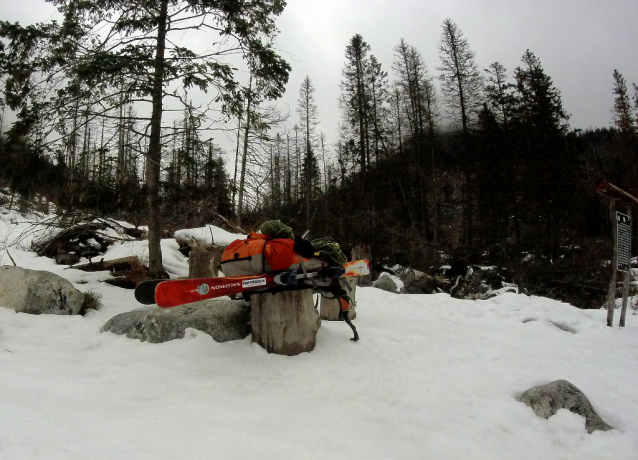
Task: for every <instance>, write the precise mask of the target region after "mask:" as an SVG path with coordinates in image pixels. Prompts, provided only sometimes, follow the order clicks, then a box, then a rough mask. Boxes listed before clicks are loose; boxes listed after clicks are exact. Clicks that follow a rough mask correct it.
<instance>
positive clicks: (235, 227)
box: [213, 211, 248, 235]
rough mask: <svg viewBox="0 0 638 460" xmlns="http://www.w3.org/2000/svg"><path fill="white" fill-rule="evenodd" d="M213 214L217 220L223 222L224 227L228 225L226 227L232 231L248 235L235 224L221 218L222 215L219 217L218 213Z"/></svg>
mask: <svg viewBox="0 0 638 460" xmlns="http://www.w3.org/2000/svg"><path fill="white" fill-rule="evenodd" d="M213 213H214V214H215V215H216V216H217V217H219V218H220V219H221V220H222V222H224V223H225V224H226V225H228V226H229V227H230V228H231V229H232V230H235V231H236V232H239V233H243V234H245V235H247V234H248V232H247V231H246V230H244V229H242V228H241V227H238V226H237V225H235V224H233V223H231V222H230V221H229V220H228V219H226V218H225V217H224V216H222V215H221V214H219V213H218V212H215V211H213Z"/></svg>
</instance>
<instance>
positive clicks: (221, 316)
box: [102, 299, 250, 343]
mask: <svg viewBox="0 0 638 460" xmlns="http://www.w3.org/2000/svg"><path fill="white" fill-rule="evenodd" d="M249 321H250V304H249V303H247V302H244V301H243V300H224V299H212V300H203V301H201V302H194V303H190V304H187V305H181V306H179V307H174V308H167V309H163V308H147V309H140V310H134V311H130V312H126V313H121V314H119V315H117V316H114V317H113V318H111V319H110V320H108V321H107V322H106V324H105V325H104V326H103V327H102V332H106V331H109V332H113V333H114V334H118V335H126V336H127V337H128V338H129V339H139V340H141V341H142V342H151V343H162V342H167V341H169V340H174V339H181V338H183V337H184V334H185V332H186V329H187V328H193V329H197V330H199V331H202V332H205V333H207V334H209V335H210V336H211V337H212V338H213V339H214V340H215V341H216V342H228V341H229V340H241V339H243V338H245V337H247V336H248V334H249V333H250V325H249Z"/></svg>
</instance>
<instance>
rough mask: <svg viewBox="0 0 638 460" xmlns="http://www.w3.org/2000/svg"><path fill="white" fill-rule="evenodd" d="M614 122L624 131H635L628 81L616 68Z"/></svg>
mask: <svg viewBox="0 0 638 460" xmlns="http://www.w3.org/2000/svg"><path fill="white" fill-rule="evenodd" d="M614 95H615V96H616V98H615V99H614V124H615V125H616V128H618V129H619V130H621V131H624V132H634V131H635V129H636V127H635V126H634V123H635V118H634V115H633V113H632V110H631V100H630V99H629V95H628V94H627V82H626V81H625V79H624V78H623V76H622V75H621V74H620V72H618V70H614Z"/></svg>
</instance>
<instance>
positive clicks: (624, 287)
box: [618, 206, 631, 327]
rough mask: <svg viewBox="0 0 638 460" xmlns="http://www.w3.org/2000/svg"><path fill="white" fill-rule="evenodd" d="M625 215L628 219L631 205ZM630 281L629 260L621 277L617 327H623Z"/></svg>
mask: <svg viewBox="0 0 638 460" xmlns="http://www.w3.org/2000/svg"><path fill="white" fill-rule="evenodd" d="M627 215H628V216H629V219H630V220H631V206H628V207H627ZM630 252H631V249H630ZM630 260H631V258H630ZM630 282H631V261H630V262H629V267H627V271H626V272H625V278H624V279H623V285H622V308H621V310H620V321H619V322H618V326H619V327H625V316H626V315H627V298H628V297H629V283H630Z"/></svg>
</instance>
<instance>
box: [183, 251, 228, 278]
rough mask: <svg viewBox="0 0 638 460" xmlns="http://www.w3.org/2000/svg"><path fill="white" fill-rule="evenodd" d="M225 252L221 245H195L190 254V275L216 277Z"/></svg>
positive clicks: (194, 276) (193, 276)
mask: <svg viewBox="0 0 638 460" xmlns="http://www.w3.org/2000/svg"><path fill="white" fill-rule="evenodd" d="M223 252H224V248H223V247H221V246H215V245H212V246H193V247H192V248H191V250H190V253H189V256H188V277H189V278H214V277H216V276H217V275H218V274H219V264H220V262H221V257H222V253H223Z"/></svg>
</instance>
